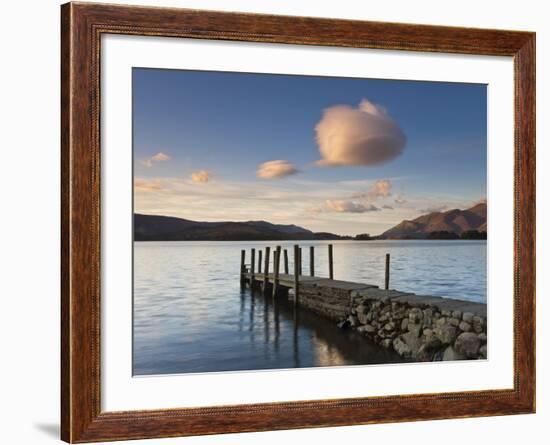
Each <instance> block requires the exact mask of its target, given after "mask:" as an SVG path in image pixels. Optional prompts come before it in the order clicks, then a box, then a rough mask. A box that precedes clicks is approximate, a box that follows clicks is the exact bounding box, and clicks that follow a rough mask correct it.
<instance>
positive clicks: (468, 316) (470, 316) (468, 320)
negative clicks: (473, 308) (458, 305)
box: [462, 312, 474, 324]
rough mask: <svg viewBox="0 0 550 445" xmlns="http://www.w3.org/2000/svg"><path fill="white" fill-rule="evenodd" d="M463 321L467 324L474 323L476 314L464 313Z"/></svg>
mask: <svg viewBox="0 0 550 445" xmlns="http://www.w3.org/2000/svg"><path fill="white" fill-rule="evenodd" d="M462 320H463V321H465V322H466V323H470V324H472V321H474V314H472V313H471V312H464V313H463V314H462Z"/></svg>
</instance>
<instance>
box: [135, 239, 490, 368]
mask: <svg viewBox="0 0 550 445" xmlns="http://www.w3.org/2000/svg"><path fill="white" fill-rule="evenodd" d="M295 243H296V242H294V241H282V242H207V241H204V242H202V241H197V242H189V241H181V242H178V241H172V242H135V243H134V308H133V310H134V327H133V329H134V332H133V333H134V335H133V340H134V344H133V370H134V375H152V374H177V373H189V372H213V371H240V370H256V369H257V370H261V369H281V368H300V367H313V366H344V365H354V364H355V365H357V364H379V363H392V362H401V361H402V359H401V358H400V357H399V356H397V354H395V353H394V352H392V351H386V350H381V348H380V347H379V346H377V345H374V344H373V343H371V342H370V341H369V340H368V339H366V338H364V337H362V336H361V335H359V334H357V333H356V332H354V331H343V330H340V329H338V327H336V325H335V324H334V323H333V322H331V321H328V320H325V319H323V318H322V317H319V316H317V315H315V314H312V313H310V312H309V311H307V310H303V309H300V308H297V309H295V308H294V307H293V305H292V304H289V303H288V302H286V301H284V299H277V300H275V301H274V300H273V299H272V298H271V297H267V298H264V297H263V296H262V295H261V294H259V293H251V292H250V290H249V289H245V290H241V288H240V284H239V267H240V254H241V249H246V251H247V258H246V262H247V263H249V261H250V249H251V248H256V249H257V250H258V249H263V248H264V247H265V246H267V245H269V246H271V248H272V249H271V250H272V251H273V248H274V246H275V245H280V246H282V248H283V249H284V248H286V249H288V250H289V260H290V270H292V252H293V250H292V246H293V245H294V244H295ZM329 243H332V244H333V245H334V278H335V279H339V280H347V281H356V282H361V283H368V284H375V285H379V286H381V287H382V286H383V283H384V263H385V254H386V253H389V254H390V255H391V280H390V288H394V289H398V290H400V291H409V292H415V293H417V294H423V295H436V296H443V297H449V298H457V299H461V300H471V301H477V302H486V275H487V271H486V256H487V243H486V241H477V240H476V241H461V240H452V241H446V240H410V241H409V240H406V241H405V240H404V241H401V240H399V241H397V240H396V241H364V242H360V241H330V242H329V241H301V242H299V244H300V246H302V247H303V274H304V275H306V274H309V270H308V267H309V246H311V245H314V246H315V272H316V275H317V276H328V256H327V245H328V244H329ZM256 258H257V256H256ZM271 260H272V258H271ZM271 270H272V268H271Z"/></svg>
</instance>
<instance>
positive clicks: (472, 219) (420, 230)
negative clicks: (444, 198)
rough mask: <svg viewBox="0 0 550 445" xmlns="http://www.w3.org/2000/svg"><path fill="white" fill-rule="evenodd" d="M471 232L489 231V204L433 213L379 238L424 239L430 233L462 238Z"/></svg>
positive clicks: (402, 224)
mask: <svg viewBox="0 0 550 445" xmlns="http://www.w3.org/2000/svg"><path fill="white" fill-rule="evenodd" d="M470 230H474V231H478V232H486V231H487V204H486V203H479V204H476V205H475V206H473V207H471V208H469V209H466V210H459V209H453V210H448V211H447V212H432V213H428V214H427V215H422V216H419V217H418V218H416V219H413V220H412V221H407V220H405V221H401V222H400V223H399V224H397V225H396V226H395V227H392V228H391V229H389V230H386V231H385V232H384V233H382V234H381V235H380V236H379V237H378V238H381V239H411V238H412V239H422V238H427V237H428V236H429V235H430V233H434V232H448V233H454V234H456V235H458V236H460V235H461V234H462V233H463V232H467V231H470Z"/></svg>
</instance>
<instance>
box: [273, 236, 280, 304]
mask: <svg viewBox="0 0 550 445" xmlns="http://www.w3.org/2000/svg"><path fill="white" fill-rule="evenodd" d="M280 258H281V246H277V247H276V248H275V251H274V252H273V296H275V295H276V294H277V290H278V289H277V288H278V287H279V260H280Z"/></svg>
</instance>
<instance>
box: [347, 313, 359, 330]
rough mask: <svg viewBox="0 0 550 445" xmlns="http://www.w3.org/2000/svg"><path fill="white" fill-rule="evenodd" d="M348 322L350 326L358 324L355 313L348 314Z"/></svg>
mask: <svg viewBox="0 0 550 445" xmlns="http://www.w3.org/2000/svg"><path fill="white" fill-rule="evenodd" d="M348 322H349V325H350V326H351V327H352V328H354V327H356V326H357V325H358V324H359V320H358V319H357V317H356V316H355V315H350V316H349V317H348Z"/></svg>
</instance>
